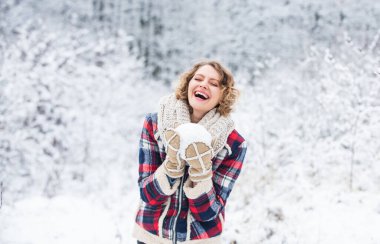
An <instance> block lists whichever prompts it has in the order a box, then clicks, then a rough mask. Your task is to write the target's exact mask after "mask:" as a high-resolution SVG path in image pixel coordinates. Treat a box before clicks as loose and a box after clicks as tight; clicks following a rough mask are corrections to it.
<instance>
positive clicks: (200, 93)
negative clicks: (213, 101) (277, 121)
mask: <svg viewBox="0 0 380 244" xmlns="http://www.w3.org/2000/svg"><path fill="white" fill-rule="evenodd" d="M198 94H199V95H202V96H203V97H205V98H206V99H208V96H207V95H206V94H204V93H202V92H199V91H197V92H195V95H198Z"/></svg>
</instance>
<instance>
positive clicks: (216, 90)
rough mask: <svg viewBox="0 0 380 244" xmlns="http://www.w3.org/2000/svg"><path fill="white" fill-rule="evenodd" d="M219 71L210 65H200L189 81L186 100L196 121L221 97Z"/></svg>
mask: <svg viewBox="0 0 380 244" xmlns="http://www.w3.org/2000/svg"><path fill="white" fill-rule="evenodd" d="M220 79H221V77H220V75H219V73H218V72H217V71H216V70H215V69H214V68H213V67H212V66H210V65H204V66H201V67H200V68H199V69H198V70H197V71H196V72H195V74H194V76H193V78H192V79H191V80H190V82H189V87H188V90H187V95H188V101H189V104H190V106H191V108H192V109H193V113H192V120H194V122H198V121H199V120H200V119H201V118H202V117H203V116H204V115H205V114H206V113H207V112H208V111H210V110H211V109H213V108H215V107H216V106H217V105H218V104H219V101H220V99H221V97H222V93H223V91H222V87H221V84H220Z"/></svg>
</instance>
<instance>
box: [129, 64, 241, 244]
mask: <svg viewBox="0 0 380 244" xmlns="http://www.w3.org/2000/svg"><path fill="white" fill-rule="evenodd" d="M237 96H238V91H237V90H236V89H235V88H234V79H233V77H232V75H231V73H230V72H229V71H228V70H227V69H226V68H224V67H223V66H222V65H221V64H220V63H218V62H216V61H204V62H200V63H197V64H195V65H194V66H193V68H192V69H190V70H189V71H188V72H185V73H184V74H183V75H182V76H181V78H180V83H179V86H178V88H177V89H176V92H175V94H172V95H169V96H167V97H164V98H163V99H161V101H160V111H159V112H158V113H155V114H148V115H147V116H146V118H145V121H144V127H143V131H142V134H141V140H140V151H139V161H140V164H139V180H138V182H139V187H140V197H141V203H140V205H139V209H138V212H137V216H136V225H135V229H134V237H135V238H136V239H137V240H138V243H147V244H150V243H154V244H157V243H205V244H206V243H221V233H222V229H223V222H224V212H225V206H226V201H227V198H228V196H229V194H230V192H231V190H232V188H233V185H234V183H235V181H236V179H237V178H238V176H239V173H240V170H241V168H242V164H243V159H244V156H245V153H246V145H245V141H244V138H243V137H242V136H240V135H239V134H238V132H237V131H236V130H235V129H234V123H233V121H232V119H231V118H230V112H231V110H232V105H233V104H234V102H235V100H236V98H237Z"/></svg>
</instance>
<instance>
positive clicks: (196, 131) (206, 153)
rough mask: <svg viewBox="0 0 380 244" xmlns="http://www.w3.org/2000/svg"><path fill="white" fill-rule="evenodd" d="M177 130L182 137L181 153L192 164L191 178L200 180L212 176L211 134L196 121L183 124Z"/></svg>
mask: <svg viewBox="0 0 380 244" xmlns="http://www.w3.org/2000/svg"><path fill="white" fill-rule="evenodd" d="M175 131H176V132H177V133H178V134H179V135H180V137H181V144H180V149H179V150H180V155H181V157H182V158H183V159H184V160H185V161H186V162H187V163H188V164H189V166H190V167H189V176H190V180H192V181H193V182H199V181H204V180H206V179H209V178H211V177H212V162H211V159H212V156H213V150H212V148H211V146H210V144H211V141H212V136H211V134H210V133H209V132H208V131H207V130H206V128H204V127H203V126H202V125H200V124H195V123H185V124H182V125H180V126H178V127H177V128H176V129H175Z"/></svg>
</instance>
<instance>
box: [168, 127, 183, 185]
mask: <svg viewBox="0 0 380 244" xmlns="http://www.w3.org/2000/svg"><path fill="white" fill-rule="evenodd" d="M163 141H164V143H165V148H166V158H165V160H164V167H165V169H166V174H167V175H168V176H169V177H172V178H180V177H182V176H183V174H184V170H185V162H184V160H183V159H181V158H180V156H179V147H180V137H179V135H178V134H177V133H176V132H175V131H174V130H173V129H167V130H165V132H164V140H163Z"/></svg>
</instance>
